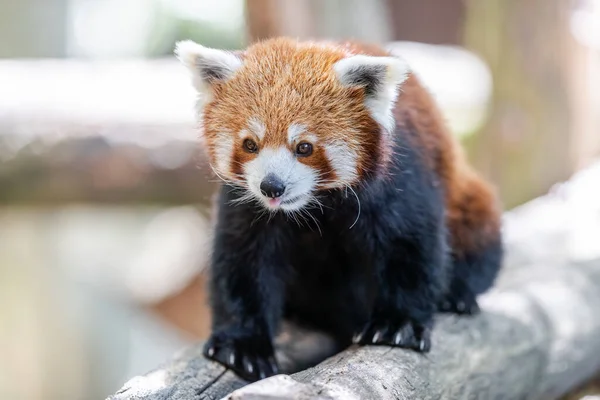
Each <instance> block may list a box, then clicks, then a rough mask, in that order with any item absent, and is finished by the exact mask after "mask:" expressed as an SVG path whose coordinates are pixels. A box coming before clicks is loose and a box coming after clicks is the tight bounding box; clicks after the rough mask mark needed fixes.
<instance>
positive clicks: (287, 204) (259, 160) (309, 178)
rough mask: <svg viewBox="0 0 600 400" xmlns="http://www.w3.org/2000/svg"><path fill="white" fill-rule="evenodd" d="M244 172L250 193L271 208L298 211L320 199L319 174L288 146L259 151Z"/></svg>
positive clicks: (246, 164)
mask: <svg viewBox="0 0 600 400" xmlns="http://www.w3.org/2000/svg"><path fill="white" fill-rule="evenodd" d="M241 169H242V176H243V178H244V179H245V181H246V184H247V187H248V191H249V193H251V195H252V196H253V197H254V198H255V199H257V200H258V201H260V202H261V203H262V204H264V205H265V206H266V207H267V208H269V209H273V210H276V209H283V210H287V211H295V210H299V209H301V208H303V207H305V206H306V205H308V204H309V203H311V202H312V201H315V200H316V199H315V194H314V192H315V190H316V189H317V187H318V183H319V175H320V174H319V171H317V170H316V169H314V168H312V167H311V166H310V165H307V164H304V163H302V162H301V161H300V160H299V157H298V156H297V154H294V153H293V152H292V151H291V150H290V149H289V147H287V146H277V147H274V146H269V147H265V148H263V149H258V150H257V152H256V153H255V157H254V158H253V159H252V160H250V161H247V162H245V163H243V165H242V166H241Z"/></svg>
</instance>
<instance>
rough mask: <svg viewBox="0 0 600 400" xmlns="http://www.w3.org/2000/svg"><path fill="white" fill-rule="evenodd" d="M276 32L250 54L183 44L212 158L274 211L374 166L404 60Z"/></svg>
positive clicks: (350, 181) (294, 206)
mask: <svg viewBox="0 0 600 400" xmlns="http://www.w3.org/2000/svg"><path fill="white" fill-rule="evenodd" d="M352 50H353V49H352V47H351V46H341V45H339V46H338V45H335V44H328V43H310V42H306V43H303V42H297V41H294V40H290V39H285V38H279V39H272V40H267V41H264V42H260V43H257V44H254V45H252V46H251V47H249V48H248V49H246V50H245V51H244V52H239V53H236V52H229V51H224V50H216V49H211V48H206V47H203V46H201V45H199V44H196V43H194V42H191V41H184V42H179V43H178V44H177V48H176V54H177V56H178V58H179V59H180V60H181V61H182V62H183V64H184V65H185V66H186V67H188V68H189V70H190V71H191V73H192V77H193V83H194V87H195V88H196V90H197V91H198V95H199V96H198V114H199V115H198V117H199V123H200V124H201V127H202V130H203V134H204V138H205V141H206V146H207V148H208V155H209V160H210V162H211V165H212V167H213V168H214V170H215V172H216V173H217V174H218V175H219V176H220V177H221V178H223V179H224V180H226V181H228V182H230V183H232V184H236V185H238V186H242V187H244V188H247V189H248V191H249V194H248V195H249V196H252V197H254V198H255V199H258V200H259V201H261V202H262V203H263V204H264V205H265V206H267V207H268V208H271V209H278V208H281V209H284V210H298V209H300V208H302V207H304V206H305V205H307V204H308V203H310V202H311V200H312V199H314V196H315V194H316V193H317V192H318V191H320V190H324V189H335V188H344V187H347V186H351V185H354V184H356V183H357V182H359V181H360V179H361V178H362V177H363V176H365V174H368V173H369V172H370V171H373V170H375V169H376V168H377V166H378V165H377V164H378V163H380V162H381V155H382V153H383V152H384V149H382V146H384V144H383V143H384V142H385V141H386V136H389V135H388V133H389V132H390V131H391V130H393V125H394V121H393V117H392V109H393V105H394V103H395V101H396V97H397V93H398V86H399V84H400V83H402V82H403V81H404V80H405V79H406V76H407V72H408V69H407V66H406V64H405V63H404V62H403V61H402V60H400V59H398V58H395V57H389V56H369V55H362V54H357V53H356V52H355V51H352Z"/></svg>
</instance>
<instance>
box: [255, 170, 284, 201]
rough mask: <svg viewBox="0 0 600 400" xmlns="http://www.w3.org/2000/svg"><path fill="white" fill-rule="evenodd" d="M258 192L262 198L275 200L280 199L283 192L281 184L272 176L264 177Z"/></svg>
mask: <svg viewBox="0 0 600 400" xmlns="http://www.w3.org/2000/svg"><path fill="white" fill-rule="evenodd" d="M260 191H261V193H262V194H263V196H267V197H270V198H272V199H275V198H277V197H281V195H283V192H284V191H285V185H284V184H283V182H282V181H281V180H280V179H279V178H278V177H276V176H275V175H273V174H269V175H267V176H265V179H263V181H262V182H261V183H260Z"/></svg>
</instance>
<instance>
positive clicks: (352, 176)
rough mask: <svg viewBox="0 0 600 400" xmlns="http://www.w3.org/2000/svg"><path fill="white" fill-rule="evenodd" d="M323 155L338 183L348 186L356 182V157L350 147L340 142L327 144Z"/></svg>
mask: <svg viewBox="0 0 600 400" xmlns="http://www.w3.org/2000/svg"><path fill="white" fill-rule="evenodd" d="M325 154H326V155H327V158H328V159H329V163H330V164H331V168H333V170H334V171H335V174H336V175H337V178H338V180H339V181H342V182H345V183H348V184H350V183H353V182H354V181H355V180H356V178H357V177H358V174H357V171H356V164H357V159H358V155H357V154H356V152H355V151H354V150H352V149H351V148H350V146H348V145H347V144H346V143H344V142H342V141H336V142H332V143H328V144H326V145H325ZM336 184H337V182H336ZM327 186H329V185H327Z"/></svg>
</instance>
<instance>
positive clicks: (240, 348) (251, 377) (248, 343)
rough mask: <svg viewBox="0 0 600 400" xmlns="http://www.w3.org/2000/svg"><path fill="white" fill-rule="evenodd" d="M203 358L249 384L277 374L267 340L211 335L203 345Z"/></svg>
mask: <svg viewBox="0 0 600 400" xmlns="http://www.w3.org/2000/svg"><path fill="white" fill-rule="evenodd" d="M204 356H206V357H208V358H210V359H212V360H215V361H217V362H219V363H220V364H222V365H224V366H225V367H227V368H229V369H231V370H232V371H233V372H235V373H236V374H237V375H238V376H240V377H241V378H243V379H245V380H247V381H250V382H254V381H257V380H259V379H264V378H267V377H269V376H272V375H276V374H278V373H279V366H278V365H277V361H276V360H275V355H274V352H273V346H272V344H271V343H270V340H268V339H263V338H256V337H235V338H234V337H228V336H227V335H223V334H217V335H212V336H211V337H210V339H209V340H208V341H207V342H206V344H205V345H204Z"/></svg>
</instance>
